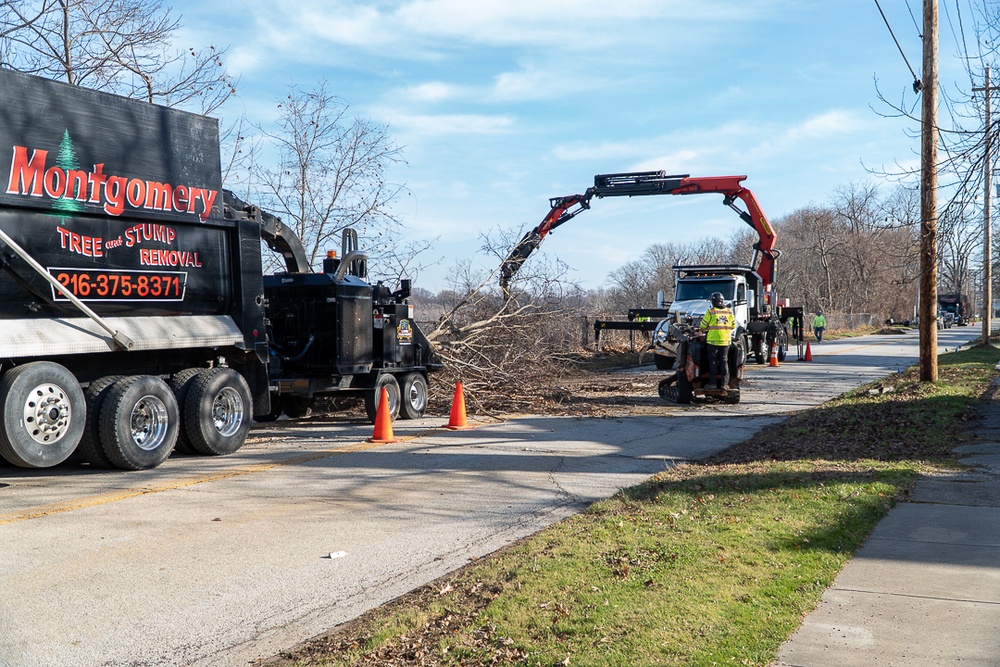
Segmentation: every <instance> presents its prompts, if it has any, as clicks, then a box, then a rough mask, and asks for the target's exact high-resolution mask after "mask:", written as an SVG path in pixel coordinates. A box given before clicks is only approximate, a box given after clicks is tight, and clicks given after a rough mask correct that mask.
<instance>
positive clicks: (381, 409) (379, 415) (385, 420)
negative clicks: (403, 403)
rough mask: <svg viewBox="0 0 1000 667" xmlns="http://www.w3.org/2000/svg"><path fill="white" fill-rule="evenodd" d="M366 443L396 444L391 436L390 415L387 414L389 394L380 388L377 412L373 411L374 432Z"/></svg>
mask: <svg viewBox="0 0 1000 667" xmlns="http://www.w3.org/2000/svg"><path fill="white" fill-rule="evenodd" d="M368 442H396V438H395V437H393V435H392V415H390V414H389V392H388V391H386V388H385V387H382V394H381V395H380V396H379V398H378V410H376V411H375V432H374V433H372V437H370V438H368Z"/></svg>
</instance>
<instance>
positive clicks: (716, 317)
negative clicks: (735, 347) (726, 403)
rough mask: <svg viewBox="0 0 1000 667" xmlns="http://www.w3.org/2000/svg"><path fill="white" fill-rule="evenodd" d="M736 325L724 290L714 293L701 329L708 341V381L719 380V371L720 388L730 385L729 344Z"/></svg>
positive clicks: (702, 319) (702, 320)
mask: <svg viewBox="0 0 1000 667" xmlns="http://www.w3.org/2000/svg"><path fill="white" fill-rule="evenodd" d="M735 326H736V318H735V317H733V311H732V310H730V309H729V308H727V307H726V302H725V299H723V297H722V292H715V293H713V294H712V307H711V308H709V309H708V312H707V313H705V316H704V317H703V318H701V330H702V331H704V332H705V342H706V343H708V378H709V379H708V381H709V382H710V383H712V382H718V381H719V380H717V379H716V377H717V376H716V371H718V373H719V374H720V375H721V376H722V377H721V384H719V385H718V388H719V389H725V388H727V387H728V386H729V344H730V343H732V341H733V329H734V328H735ZM706 388H707V387H706Z"/></svg>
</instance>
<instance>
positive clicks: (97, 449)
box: [76, 375, 124, 468]
mask: <svg viewBox="0 0 1000 667" xmlns="http://www.w3.org/2000/svg"><path fill="white" fill-rule="evenodd" d="M123 377H124V376H123V375H107V376H105V377H102V378H98V379H97V380H94V381H93V382H91V383H90V384H89V385H88V386H87V389H86V390H84V392H83V396H84V399H85V400H86V401H87V425H86V426H85V427H84V429H83V438H82V439H81V440H80V446H79V447H77V448H76V451H77V452H78V453H79V454H80V456H81V457H83V460H84V461H86V462H87V463H89V464H90V465H92V466H96V467H99V468H114V467H115V466H114V464H112V463H111V460H110V459H109V458H108V457H107V456H106V455H105V454H104V450H103V449H101V405H102V404H103V403H104V399H105V398H106V397H107V395H108V391H109V390H110V389H111V386H112V385H114V384H115V383H116V382H118V381H119V380H121V379H122V378H123Z"/></svg>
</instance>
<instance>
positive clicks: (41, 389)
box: [0, 361, 87, 468]
mask: <svg viewBox="0 0 1000 667" xmlns="http://www.w3.org/2000/svg"><path fill="white" fill-rule="evenodd" d="M0 401H2V402H3V407H2V412H0V414H2V415H3V424H2V425H0V456H3V458H4V459H6V460H7V461H8V462H10V463H12V464H13V465H16V466H21V467H22V468H48V467H50V466H54V465H58V464H60V463H62V462H63V461H65V460H66V459H67V458H69V456H70V455H71V454H72V453H73V452H74V451H75V450H76V447H77V445H79V444H80V440H81V439H82V438H83V429H84V425H85V424H86V420H87V401H86V399H85V398H84V396H83V389H81V388H80V383H79V382H77V380H76V378H75V377H74V376H73V374H72V373H70V372H69V371H68V370H67V369H66V368H64V367H63V366H60V365H59V364H54V363H52V362H49V361H35V362H32V363H28V364H24V365H23V366H16V367H14V368H12V369H10V370H9V371H7V372H6V373H4V375H3V378H2V379H0Z"/></svg>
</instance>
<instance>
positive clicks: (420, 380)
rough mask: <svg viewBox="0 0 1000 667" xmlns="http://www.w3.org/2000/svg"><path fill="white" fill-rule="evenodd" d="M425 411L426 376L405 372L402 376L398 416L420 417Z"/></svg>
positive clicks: (404, 417) (407, 417)
mask: <svg viewBox="0 0 1000 667" xmlns="http://www.w3.org/2000/svg"><path fill="white" fill-rule="evenodd" d="M426 411H427V378H425V377H424V376H423V374H422V373H415V372H414V373H407V374H406V375H404V376H403V390H402V394H401V395H400V402H399V416H400V418H402V419H420V418H421V417H423V416H424V412H426Z"/></svg>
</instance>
